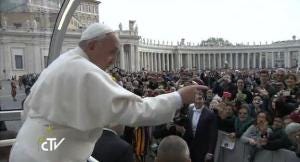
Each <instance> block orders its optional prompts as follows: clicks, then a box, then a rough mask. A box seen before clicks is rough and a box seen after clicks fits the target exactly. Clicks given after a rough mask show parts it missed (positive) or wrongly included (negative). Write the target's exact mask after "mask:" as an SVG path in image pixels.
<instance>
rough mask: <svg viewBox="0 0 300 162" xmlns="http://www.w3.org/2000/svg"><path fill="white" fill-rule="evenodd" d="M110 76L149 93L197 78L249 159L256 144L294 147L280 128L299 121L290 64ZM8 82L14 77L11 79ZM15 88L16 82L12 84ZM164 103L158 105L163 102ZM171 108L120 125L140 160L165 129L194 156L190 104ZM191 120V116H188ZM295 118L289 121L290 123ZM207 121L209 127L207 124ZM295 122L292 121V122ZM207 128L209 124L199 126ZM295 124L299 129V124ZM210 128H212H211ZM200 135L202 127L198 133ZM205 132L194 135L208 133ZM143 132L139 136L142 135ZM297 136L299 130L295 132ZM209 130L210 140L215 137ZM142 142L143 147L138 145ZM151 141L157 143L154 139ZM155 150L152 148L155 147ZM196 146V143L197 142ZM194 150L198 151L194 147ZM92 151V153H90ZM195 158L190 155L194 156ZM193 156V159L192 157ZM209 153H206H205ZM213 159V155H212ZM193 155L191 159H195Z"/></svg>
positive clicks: (27, 84) (25, 82)
mask: <svg viewBox="0 0 300 162" xmlns="http://www.w3.org/2000/svg"><path fill="white" fill-rule="evenodd" d="M109 73H110V74H111V76H112V78H113V80H114V81H116V82H117V83H118V84H119V85H121V86H122V87H124V88H126V89H127V90H129V91H131V92H133V93H134V94H136V95H139V96H141V97H154V96H157V95H160V94H164V93H169V92H174V91H176V90H178V89H180V88H181V87H184V86H187V85H192V84H201V85H207V86H208V87H209V89H208V90H206V91H203V94H200V96H201V98H202V99H203V106H204V107H205V109H207V110H209V111H210V112H212V113H213V115H214V116H215V118H214V119H213V120H215V127H216V129H215V130H220V131H224V132H227V133H228V135H229V136H230V138H232V139H241V141H242V142H244V143H245V144H248V145H250V146H251V148H252V149H251V151H250V155H249V161H253V160H254V158H255V153H256V152H257V151H259V150H260V149H267V150H278V149H282V148H284V149H289V150H292V151H296V152H297V153H299V149H298V147H297V146H298V145H297V143H299V141H300V140H299V139H298V138H296V137H295V136H296V135H295V134H297V131H298V130H296V133H295V130H294V129H296V128H293V130H289V131H293V133H294V135H292V136H294V137H290V138H289V137H288V135H287V133H286V132H285V128H286V126H287V125H288V124H290V123H292V124H294V123H300V112H299V109H298V106H299V103H300V84H299V82H298V76H297V75H296V73H295V72H294V71H292V70H286V69H283V68H278V69H276V70H275V69H262V70H259V69H256V70H241V71H239V70H231V69H220V70H214V71H209V70H202V71H200V70H196V68H194V69H192V70H187V69H185V68H183V67H182V68H181V69H180V70H178V71H169V72H167V71H163V72H148V71H147V70H145V69H143V70H142V71H140V72H125V71H123V70H122V69H119V68H113V69H110V70H109ZM37 78H38V75H36V74H27V75H24V76H20V77H19V80H18V83H19V87H22V86H23V87H24V90H25V92H26V94H27V95H28V94H29V92H30V88H31V87H32V85H33V84H34V82H35V81H36V80H37ZM12 82H16V81H15V79H12ZM13 88H16V85H15V86H13V87H12V91H13ZM162 106H163V105H162ZM184 107H185V108H183V109H181V110H180V111H178V112H177V113H176V116H175V118H174V119H173V121H172V122H170V123H166V124H163V125H159V126H155V127H137V128H133V127H125V131H124V132H123V133H120V135H121V134H123V135H121V136H122V138H123V139H124V140H125V141H127V142H128V143H129V144H131V145H132V146H133V153H134V154H135V155H136V156H135V159H136V160H138V161H145V159H146V156H147V154H150V153H151V151H153V150H151V149H150V150H149V148H151V143H152V144H153V143H154V141H155V142H156V141H160V140H161V139H163V138H164V137H167V136H169V135H176V136H179V137H182V138H183V139H185V141H186V142H187V143H188V144H189V149H190V152H191V156H193V152H192V150H193V148H192V145H193V147H195V146H194V144H192V143H197V142H198V143H199V144H201V145H203V143H205V142H204V141H202V142H199V141H196V142H195V141H193V140H192V141H190V140H191V139H193V138H195V134H194V135H190V136H191V137H188V135H187V134H188V133H192V132H189V131H192V129H193V128H191V127H190V126H189V118H191V116H190V115H189V114H188V113H189V109H192V107H193V106H191V105H184ZM191 120H192V119H191ZM293 122H294V123H293ZM211 127H214V126H213V125H211ZM294 127H295V126H294ZM203 129H204V130H205V131H207V130H208V129H209V128H203ZM299 130H300V129H299ZM212 131H214V130H212ZM201 134H202V135H203V134H205V133H203V132H202V133H201ZM212 134H216V131H215V133H213V132H212V133H211V134H208V136H207V137H201V138H199V139H205V140H206V141H207V140H208V139H209V138H212V137H211V135H212ZM141 136H143V137H141ZM297 137H298V136H297ZM216 140H217V139H216V136H213V139H212V141H216ZM141 144H142V146H143V147H142V148H141ZM155 144H156V143H155ZM208 145H211V151H210V155H212V156H213V151H214V149H215V148H214V147H215V143H214V142H212V143H208ZM154 149H155V150H154V151H155V152H156V149H157V148H154ZM197 149H199V148H198V147H197ZM202 149H204V150H203V151H204V152H205V153H203V155H204V156H203V157H204V158H207V157H206V156H207V154H206V153H207V152H208V147H207V148H202ZM197 154H198V153H197ZM95 156H97V155H96V154H95ZM193 158H194V157H193ZM193 158H192V159H193ZM208 159H210V158H208ZM211 159H212V158H211ZM194 161H195V160H194Z"/></svg>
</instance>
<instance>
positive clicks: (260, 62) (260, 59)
mask: <svg viewBox="0 0 300 162" xmlns="http://www.w3.org/2000/svg"><path fill="white" fill-rule="evenodd" d="M261 64H262V57H261V53H259V68H260V69H261V68H262V67H261Z"/></svg>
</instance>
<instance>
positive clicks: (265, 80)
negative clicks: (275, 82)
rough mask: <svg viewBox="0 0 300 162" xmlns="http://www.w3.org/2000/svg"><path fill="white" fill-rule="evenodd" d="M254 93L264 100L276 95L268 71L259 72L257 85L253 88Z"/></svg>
mask: <svg viewBox="0 0 300 162" xmlns="http://www.w3.org/2000/svg"><path fill="white" fill-rule="evenodd" d="M255 92H257V93H259V95H260V96H262V98H263V99H264V100H267V99H269V98H270V97H271V96H273V95H274V94H275V93H276V89H275V87H274V86H272V84H271V82H270V74H269V71H268V70H266V69H263V70H261V71H260V72H259V84H258V86H256V87H255Z"/></svg>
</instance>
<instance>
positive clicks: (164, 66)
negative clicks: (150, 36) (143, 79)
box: [162, 53, 166, 70]
mask: <svg viewBox="0 0 300 162" xmlns="http://www.w3.org/2000/svg"><path fill="white" fill-rule="evenodd" d="M162 70H166V61H165V54H164V53H163V54H162Z"/></svg>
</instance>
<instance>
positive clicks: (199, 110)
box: [193, 105, 205, 113]
mask: <svg viewBox="0 0 300 162" xmlns="http://www.w3.org/2000/svg"><path fill="white" fill-rule="evenodd" d="M204 107H205V106H204V105H202V107H201V108H200V109H197V108H196V105H194V108H193V111H196V112H198V113H202V110H203V109H204Z"/></svg>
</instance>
